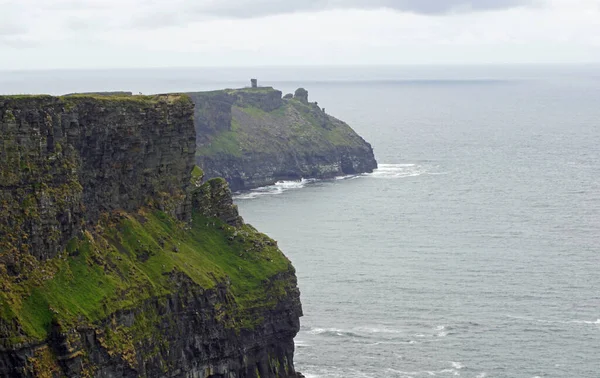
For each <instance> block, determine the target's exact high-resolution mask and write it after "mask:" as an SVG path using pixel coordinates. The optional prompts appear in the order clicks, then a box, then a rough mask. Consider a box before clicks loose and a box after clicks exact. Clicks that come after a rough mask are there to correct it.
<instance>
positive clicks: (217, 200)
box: [0, 96, 301, 378]
mask: <svg viewBox="0 0 600 378" xmlns="http://www.w3.org/2000/svg"><path fill="white" fill-rule="evenodd" d="M7 114H12V116H7ZM0 115H2V117H3V118H1V119H2V123H0V125H1V126H2V131H3V134H2V136H3V139H2V143H3V144H2V147H3V150H2V154H1V155H0V158H1V159H0V164H2V167H3V169H7V170H9V171H10V172H12V173H13V175H14V177H13V181H11V182H10V185H8V184H7V183H5V184H4V185H2V186H0V194H2V197H1V198H3V199H4V201H5V202H6V201H7V199H8V198H9V197H11V196H12V197H13V198H14V202H10V203H9V202H6V203H8V204H9V205H10V206H8V207H7V206H6V205H5V207H3V210H4V211H5V213H4V214H3V217H2V222H1V224H2V226H3V228H2V229H1V231H2V232H1V233H0V257H2V258H1V259H0V286H1V290H0V376H10V377H63V376H67V377H139V376H142V377H163V376H164V377H189V376H194V377H225V376H226V377H250V378H258V377H263V378H264V377H291V376H295V372H294V368H293V351H294V346H293V337H294V336H295V334H296V333H297V331H298V328H299V324H298V318H299V316H300V315H301V308H300V302H299V292H298V289H297V287H296V278H295V275H294V270H293V267H292V266H291V264H290V262H289V261H288V260H287V258H286V257H285V256H284V255H283V254H282V253H281V251H280V250H279V249H278V248H277V244H276V242H275V241H273V240H272V239H270V238H268V237H267V236H265V235H263V234H260V233H259V232H258V231H256V230H255V229H254V228H253V227H251V226H250V225H247V224H244V222H243V220H242V219H241V218H240V217H239V215H238V213H237V208H236V207H235V205H233V202H232V199H231V192H230V190H229V188H228V187H227V184H226V182H225V181H224V180H222V179H213V180H209V181H208V182H206V183H204V184H200V182H201V178H202V172H201V171H200V170H199V169H198V168H197V167H196V168H193V148H192V150H191V153H190V151H189V150H188V147H189V141H190V140H191V142H192V146H193V138H191V139H190V135H191V136H193V132H194V130H193V122H192V117H191V116H192V104H191V102H190V101H189V100H188V99H186V98H185V96H184V97H172V96H168V97H167V98H165V97H157V98H142V97H138V96H133V98H127V99H122V98H117V97H111V98H110V99H108V98H96V97H90V96H86V97H76V98H50V97H40V98H32V97H27V98H14V97H12V98H1V97H0ZM65 119H66V120H68V121H64V120H65ZM44 120H46V121H44ZM51 120H52V121H51ZM43 122H47V123H46V124H44V123H43ZM41 130H43V132H40V131H41ZM76 131H77V132H76ZM167 135H168V137H167ZM90 136H94V137H93V138H92V137H90ZM109 136H110V137H109ZM158 139H161V140H158ZM165 139H166V140H165ZM104 140H110V141H112V143H109V144H104V143H103V142H102V141H104ZM40 141H42V142H43V143H42V142H40ZM59 141H60V142H59ZM59 143H60V144H61V146H62V150H60V151H61V152H59V153H57V152H56V151H57V144H59ZM12 146H16V147H14V148H12V149H11V147H12ZM49 146H50V147H49ZM149 146H154V147H152V148H149ZM161 146H162V147H161ZM163 147H164V149H163ZM7 150H8V151H10V153H7V152H6V151H7ZM90 150H92V151H93V152H91V151H90ZM48 151H54V152H53V153H50V152H48ZM63 151H70V152H69V153H68V154H66V153H65V152H63ZM135 154H138V155H139V156H137V157H134V155H135ZM65 156H66V157H65ZM63 160H65V161H69V162H70V163H69V164H67V166H63V164H59V166H56V163H55V162H56V161H59V162H62V161H63ZM175 160H177V161H178V162H176V161H175ZM15 162H16V163H19V162H26V164H27V165H28V166H30V167H31V169H32V170H34V171H37V172H42V171H43V172H45V173H44V174H43V175H41V176H40V177H39V178H35V177H34V176H33V175H29V174H28V173H27V171H25V169H24V168H20V169H16V168H15V167H14V164H15ZM133 163H135V164H133ZM24 165H25V164H22V165H21V164H19V165H18V166H19V167H22V166H24ZM84 167H85V170H84V169H83V168H84ZM169 168H171V169H170V170H169ZM163 174H164V175H167V176H168V177H169V178H170V182H169V183H168V184H167V183H164V182H163V180H162V178H161V177H159V176H161V175H163ZM11 177H12V176H11ZM109 179H110V180H109ZM133 179H136V180H142V182H141V183H140V182H126V183H123V182H119V181H118V180H133ZM104 180H106V182H104ZM112 180H117V182H115V185H117V190H116V192H114V193H118V195H114V196H109V197H102V196H101V194H98V195H99V196H101V197H100V198H103V201H104V202H103V203H98V202H97V201H98V198H97V197H96V196H93V195H92V194H91V193H90V192H92V189H93V187H94V186H96V187H97V188H98V187H100V188H106V190H109V191H110V190H113V189H112V188H113V186H112V185H111V184H110V182H112ZM64 181H67V182H69V185H71V186H70V187H72V188H74V189H73V191H72V192H65V194H64V195H62V196H58V195H56V194H55V193H54V192H52V191H49V188H53V187H54V186H56V183H59V184H61V183H62V182H64ZM53 185H54V186H53ZM61 185H62V184H61ZM73 193H74V194H73ZM86 193H89V194H88V195H86ZM24 198H30V200H28V201H29V202H28V204H27V205H25V204H23V206H21V207H19V206H18V203H19V202H21V203H24V201H23V199H24ZM74 208H76V209H77V214H78V218H77V220H76V221H72V222H65V219H71V220H72V218H73V214H74V210H72V209H74ZM6 209H9V210H10V211H6ZM64 224H67V225H69V226H68V227H65V226H64ZM37 225H44V227H41V226H37ZM15 226H18V227H19V228H18V230H19V232H21V234H20V238H15V236H14V235H13V234H12V233H11V230H12V229H13V228H14V227H15ZM47 229H50V230H54V231H53V233H52V234H51V235H58V236H59V237H57V238H55V237H52V238H51V236H48V235H46V234H45V230H47ZM31 239H35V240H40V241H41V242H40V243H41V244H36V243H29V240H31ZM63 240H64V242H62V241H63ZM40 246H41V247H40ZM48 246H51V247H52V248H50V249H48ZM38 248H42V251H44V252H43V253H41V252H40V250H39V249H38ZM48 251H51V252H48Z"/></svg>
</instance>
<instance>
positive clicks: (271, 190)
mask: <svg viewBox="0 0 600 378" xmlns="http://www.w3.org/2000/svg"><path fill="white" fill-rule="evenodd" d="M316 181H318V180H317V179H304V178H303V179H301V180H298V181H277V182H276V183H275V184H273V185H269V186H263V187H260V188H256V189H252V190H250V191H249V192H244V193H236V194H235V195H234V196H233V198H234V199H253V198H257V197H261V196H267V195H276V194H281V193H283V192H286V191H288V190H294V189H302V188H304V187H305V186H306V185H308V184H311V183H313V182H316Z"/></svg>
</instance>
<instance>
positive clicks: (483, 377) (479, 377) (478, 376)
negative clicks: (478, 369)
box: [475, 371, 487, 378]
mask: <svg viewBox="0 0 600 378" xmlns="http://www.w3.org/2000/svg"><path fill="white" fill-rule="evenodd" d="M485 377H487V373H486V372H485V371H484V372H483V373H481V374H479V375H477V377H475V378H485Z"/></svg>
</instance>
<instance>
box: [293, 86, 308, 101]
mask: <svg viewBox="0 0 600 378" xmlns="http://www.w3.org/2000/svg"><path fill="white" fill-rule="evenodd" d="M294 98H296V99H298V100H300V101H302V102H304V103H305V104H308V91H307V90H306V89H304V88H298V89H296V92H294Z"/></svg>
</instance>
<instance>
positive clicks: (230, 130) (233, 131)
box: [190, 87, 377, 190]
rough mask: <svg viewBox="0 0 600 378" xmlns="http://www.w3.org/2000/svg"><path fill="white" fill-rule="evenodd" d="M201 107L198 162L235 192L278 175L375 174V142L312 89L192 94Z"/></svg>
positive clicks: (197, 117)
mask: <svg viewBox="0 0 600 378" xmlns="http://www.w3.org/2000/svg"><path fill="white" fill-rule="evenodd" d="M190 95H191V97H192V100H193V101H194V103H195V105H196V111H195V122H196V129H197V131H198V135H199V137H198V140H197V144H198V148H197V151H196V156H197V162H198V164H199V165H200V166H201V167H202V168H203V169H204V170H205V171H206V172H207V174H208V176H209V177H217V176H222V177H225V178H226V179H227V180H228V181H229V183H230V185H232V187H233V189H234V190H238V189H248V188H251V187H255V186H259V185H264V184H269V183H272V182H274V181H276V180H278V179H299V178H301V177H317V178H327V177H332V176H335V175H341V174H352V173H361V172H370V171H372V170H373V169H374V168H376V166H377V163H376V161H375V158H374V156H373V151H372V149H371V146H370V145H369V144H368V143H367V142H365V141H364V140H363V139H362V138H361V137H360V136H359V135H358V134H356V132H355V131H354V130H352V128H351V127H350V126H348V124H346V123H344V122H342V121H340V120H339V119H337V118H335V117H332V116H330V115H329V114H327V113H326V112H325V109H321V108H320V107H319V106H318V104H317V103H311V102H309V101H308V92H307V91H306V90H305V89H302V88H300V89H298V90H297V91H296V94H295V95H294V96H286V97H283V98H282V96H281V92H280V91H277V90H275V89H273V88H270V87H258V88H243V89H228V90H223V91H213V92H203V93H192V94H190Z"/></svg>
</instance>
